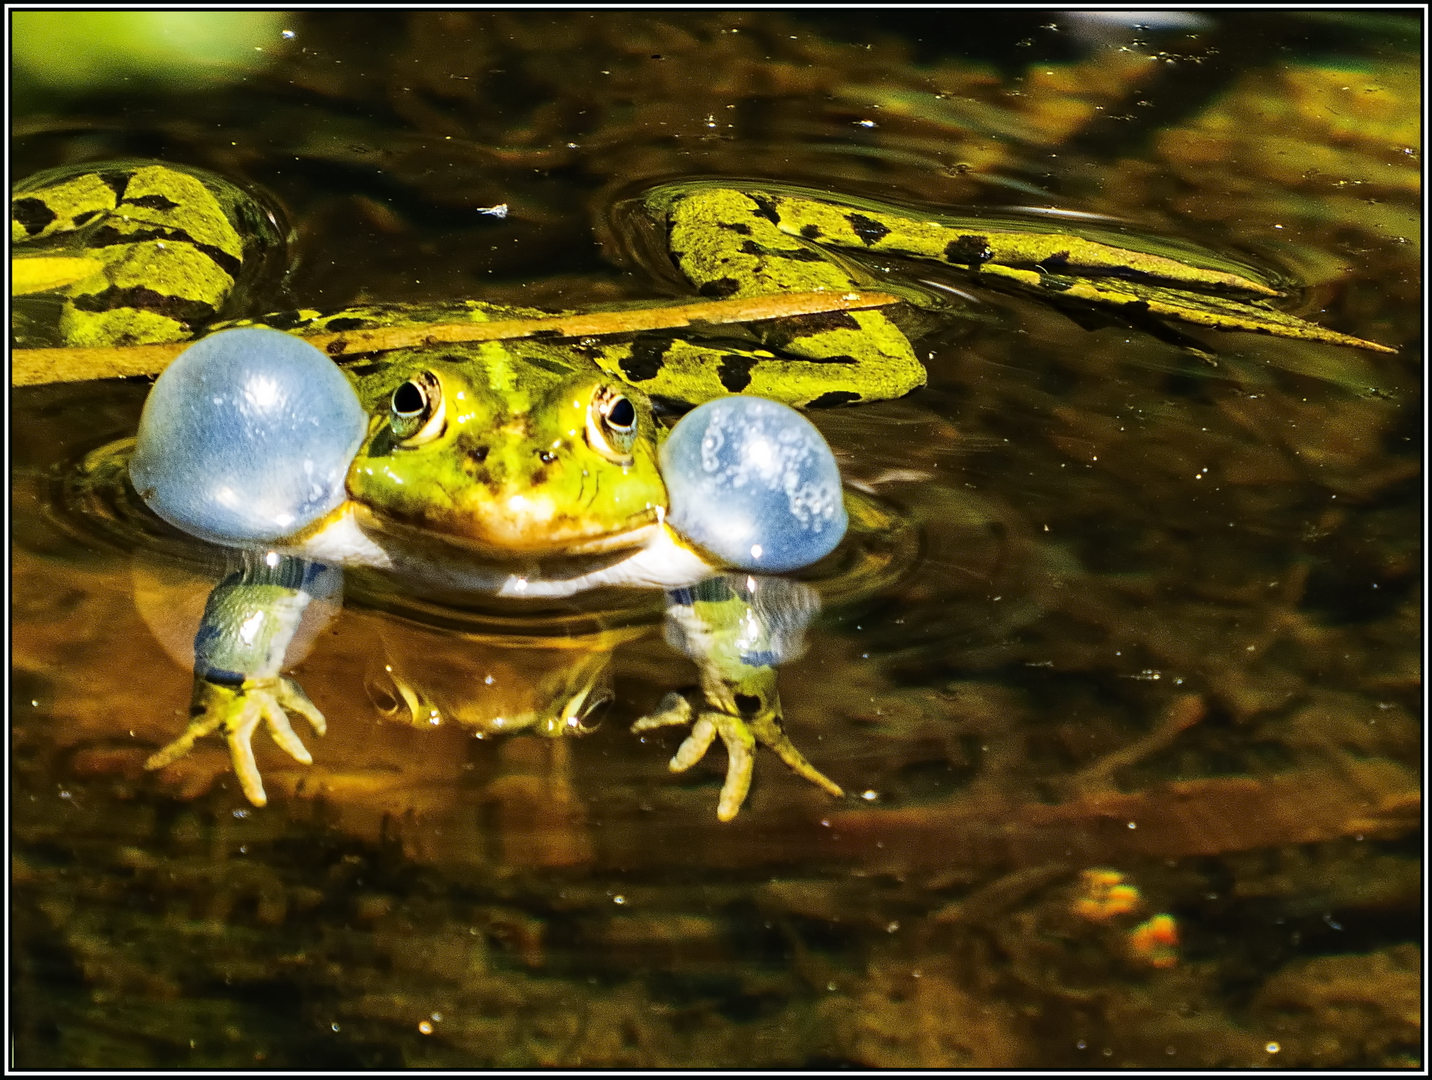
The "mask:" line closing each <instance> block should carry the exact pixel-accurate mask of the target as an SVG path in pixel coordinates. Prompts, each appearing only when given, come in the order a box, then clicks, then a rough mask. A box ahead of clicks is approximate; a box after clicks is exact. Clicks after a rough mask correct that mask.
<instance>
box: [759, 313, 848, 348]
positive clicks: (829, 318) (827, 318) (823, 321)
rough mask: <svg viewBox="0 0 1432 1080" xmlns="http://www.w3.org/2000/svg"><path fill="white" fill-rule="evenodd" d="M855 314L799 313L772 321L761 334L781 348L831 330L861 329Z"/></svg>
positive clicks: (775, 346) (767, 342) (770, 342)
mask: <svg viewBox="0 0 1432 1080" xmlns="http://www.w3.org/2000/svg"><path fill="white" fill-rule="evenodd" d="M860 328H861V327H860V323H859V321H858V320H856V318H855V316H853V315H851V314H850V313H849V312H845V311H824V312H819V313H817V314H815V315H799V316H796V317H794V318H789V319H782V320H780V322H777V323H772V324H771V325H770V326H769V327H767V328H766V329H765V332H764V333H763V334H762V335H761V337H762V340H763V341H765V342H766V344H768V345H770V346H771V347H772V348H777V349H779V348H781V347H783V346H785V345H787V344H789V343H790V342H792V341H794V340H796V339H797V338H807V337H814V336H816V335H817V334H823V333H826V332H827V331H831V330H859V329H860Z"/></svg>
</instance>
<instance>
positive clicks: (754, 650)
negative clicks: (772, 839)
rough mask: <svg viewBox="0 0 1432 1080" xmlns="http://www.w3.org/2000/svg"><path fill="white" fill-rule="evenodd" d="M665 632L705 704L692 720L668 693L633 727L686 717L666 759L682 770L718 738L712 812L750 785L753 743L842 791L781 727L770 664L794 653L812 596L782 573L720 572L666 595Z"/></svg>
mask: <svg viewBox="0 0 1432 1080" xmlns="http://www.w3.org/2000/svg"><path fill="white" fill-rule="evenodd" d="M670 599H671V606H670V607H669V608H668V609H667V620H668V621H667V636H668V640H670V641H671V643H672V644H673V645H675V646H676V647H677V648H679V649H681V651H682V652H684V653H686V654H687V655H688V656H690V657H691V658H692V659H693V660H695V661H696V663H697V665H698V667H699V668H700V671H701V687H702V692H703V696H704V697H705V703H706V708H704V709H702V710H701V711H700V712H698V713H696V716H695V722H694V723H692V713H693V709H692V706H691V703H690V702H689V701H687V700H686V698H684V697H682V696H681V695H679V694H668V695H667V696H666V697H665V698H664V699H663V700H662V702H661V704H660V705H659V706H658V708H657V711H656V712H655V713H654V714H652V715H651V716H647V717H643V718H642V719H640V720H638V721H637V722H636V723H635V724H633V725H632V730H633V731H636V732H641V731H648V730H651V729H653V728H658V727H669V726H682V725H685V724H689V723H690V724H692V728H691V734H690V735H689V736H687V738H686V740H685V741H684V742H683V743H682V744H681V746H680V747H679V748H678V749H677V752H676V756H675V757H673V758H672V759H671V770H672V772H681V771H683V770H685V769H689V768H690V767H691V766H692V765H694V764H696V762H698V761H700V760H701V759H702V757H704V756H705V754H706V751H707V750H708V749H710V747H711V744H712V743H713V742H714V741H715V740H716V737H717V736H720V738H721V741H722V743H723V744H724V745H725V747H726V754H727V766H726V780H725V783H724V784H723V785H722V787H721V798H720V802H719V803H718V805H717V809H716V816H717V817H718V818H719V819H720V820H722V821H730V820H731V819H732V818H734V817H735V816H736V814H737V813H738V812H739V811H740V809H741V804H742V803H743V802H744V801H745V799H746V793H747V792H748V791H749V790H750V786H751V772H752V768H753V766H754V764H755V757H754V755H755V748H756V746H757V745H760V746H765V747H767V748H769V749H771V750H773V751H775V753H776V756H777V757H779V758H780V759H781V760H782V761H784V762H785V763H786V765H788V766H789V767H790V768H791V769H792V770H793V771H794V772H795V773H796V774H797V775H799V776H802V777H804V778H805V779H807V780H809V781H810V782H811V783H813V784H815V785H817V786H818V787H820V788H823V789H824V790H825V791H827V792H829V793H830V794H831V795H835V796H840V795H842V794H843V792H842V791H841V789H840V787H839V785H837V784H835V783H834V782H833V781H831V780H830V779H828V778H827V777H825V776H823V775H822V774H821V773H820V772H819V771H818V770H817V769H816V768H815V767H814V766H813V765H811V764H810V762H808V761H807V760H806V759H805V756H804V755H803V754H801V752H800V751H799V750H797V749H796V748H795V745H794V744H793V743H792V742H791V741H790V739H789V737H787V735H786V733H785V729H784V728H783V727H782V726H781V706H780V699H779V696H778V695H777V693H776V669H775V665H776V664H777V663H779V662H781V661H782V660H786V659H791V658H793V657H794V656H795V655H797V654H798V652H799V649H800V643H801V636H802V632H803V631H804V629H805V626H806V624H807V623H808V622H809V620H810V618H811V616H813V615H814V613H815V611H816V608H817V606H818V601H817V600H816V597H815V595H814V593H813V592H812V591H811V590H810V589H809V587H808V586H804V585H801V584H800V583H799V582H793V581H786V580H784V579H780V578H755V577H750V576H745V575H726V576H717V577H713V578H709V579H707V580H706V581H704V582H702V583H701V584H700V585H698V586H696V587H695V588H692V589H678V590H675V591H674V592H672V593H671V594H670Z"/></svg>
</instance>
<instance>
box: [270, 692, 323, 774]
mask: <svg viewBox="0 0 1432 1080" xmlns="http://www.w3.org/2000/svg"><path fill="white" fill-rule="evenodd" d="M262 711H263V718H264V724H265V725H266V726H267V727H268V731H269V735H270V736H272V738H273V741H274V742H276V743H278V745H279V747H280V748H281V749H282V750H283V752H284V753H286V754H287V755H288V756H289V757H291V758H293V760H294V761H297V762H298V763H299V764H301V765H312V764H313V755H312V754H310V753H309V752H308V747H306V746H304V745H303V740H302V739H300V738H299V737H298V735H297V733H296V732H295V731H294V730H293V725H292V724H290V723H289V722H288V716H287V714H285V713H284V711H283V706H281V705H279V703H278V702H277V701H272V700H270V701H265V702H264V703H263V706H262Z"/></svg>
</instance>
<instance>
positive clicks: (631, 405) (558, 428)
mask: <svg viewBox="0 0 1432 1080" xmlns="http://www.w3.org/2000/svg"><path fill="white" fill-rule="evenodd" d="M438 353H440V354H441V355H436V354H435V352H434V350H431V349H427V350H422V351H418V350H412V351H406V352H404V353H401V354H388V355H389V360H388V361H387V362H386V363H384V365H383V367H382V369H381V371H380V372H379V373H377V374H370V375H367V376H366V377H359V378H358V379H357V380H356V381H357V383H358V392H359V397H360V399H362V400H363V402H364V405H365V406H366V407H367V408H368V410H369V413H370V421H369V429H368V436H367V438H366V439H365V440H364V442H363V445H362V447H361V448H360V449H359V451H358V455H357V457H356V458H355V459H354V461H353V464H352V466H351V467H350V468H349V470H348V481H347V486H348V495H349V498H350V499H351V500H352V501H353V502H354V503H356V504H358V506H359V507H360V508H362V511H363V512H365V513H366V521H367V523H368V524H369V525H370V526H371V527H375V528H377V529H379V530H382V531H388V532H395V533H402V534H405V535H408V536H410V537H411V536H413V534H414V533H416V534H418V535H419V536H425V537H430V538H433V539H442V540H446V541H448V542H452V543H457V544H460V545H462V546H464V547H467V548H470V549H473V550H475V551H477V552H478V553H479V554H481V555H483V556H486V557H493V558H502V557H505V556H513V555H521V556H530V557H543V556H557V555H573V554H589V553H599V552H606V551H615V550H620V549H622V548H626V547H632V546H636V545H639V544H641V543H643V542H644V541H645V540H646V539H647V538H648V537H649V536H650V535H651V533H652V532H653V531H654V530H655V529H656V528H658V527H659V520H660V515H661V514H662V513H664V511H665V507H666V502H667V500H666V488H665V485H664V484H663V483H662V480H661V475H660V473H659V471H658V468H657V454H656V427H655V422H654V420H653V417H652V412H651V404H650V401H649V400H648V399H647V397H646V395H644V394H642V393H641V392H640V391H637V390H635V389H633V388H631V387H629V386H627V385H625V384H624V383H622V382H619V381H617V380H615V379H612V378H610V377H609V376H607V375H605V374H604V373H602V372H600V371H598V370H597V369H596V368H595V367H578V366H577V365H575V364H573V363H572V362H571V360H570V357H568V358H566V359H565V361H564V359H563V358H562V356H561V354H560V353H559V352H558V351H557V350H547V349H544V348H543V347H542V346H539V345H529V346H527V347H526V348H524V349H522V350H521V351H520V352H519V351H517V350H514V348H513V347H512V343H505V344H499V343H496V342H492V343H487V344H484V345H481V346H471V347H466V348H460V349H453V350H451V351H447V352H443V351H442V350H438ZM529 354H530V355H529Z"/></svg>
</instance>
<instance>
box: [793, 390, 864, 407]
mask: <svg viewBox="0 0 1432 1080" xmlns="http://www.w3.org/2000/svg"><path fill="white" fill-rule="evenodd" d="M859 400H860V395H859V394H853V393H851V392H850V391H849V390H828V391H827V392H826V393H824V394H821V396H820V397H818V398H815V399H813V400H811V401H809V402H807V403H806V408H807V409H833V408H836V407H837V406H840V405H854V404H855V403H856V402H857V401H859Z"/></svg>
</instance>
